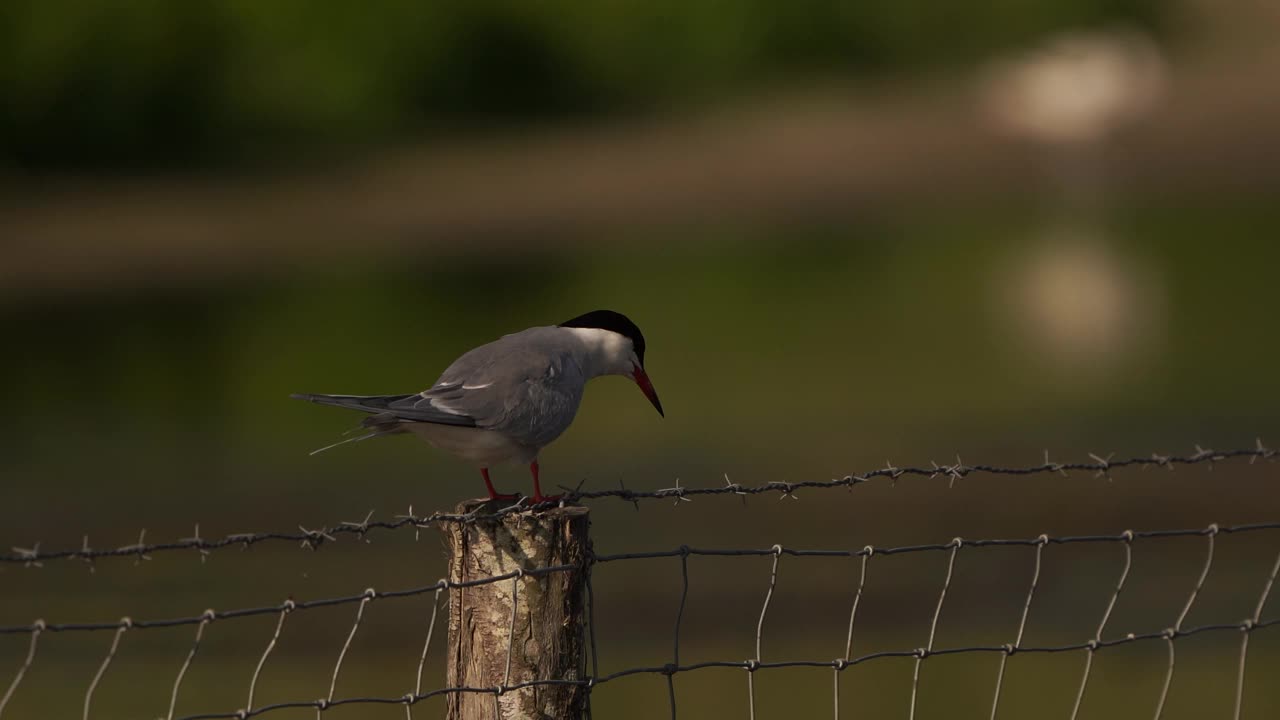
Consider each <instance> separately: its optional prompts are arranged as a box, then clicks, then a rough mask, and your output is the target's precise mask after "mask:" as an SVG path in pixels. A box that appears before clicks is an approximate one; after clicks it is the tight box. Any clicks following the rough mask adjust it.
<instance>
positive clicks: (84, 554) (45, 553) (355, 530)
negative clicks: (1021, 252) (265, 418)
mask: <svg viewBox="0 0 1280 720" xmlns="http://www.w3.org/2000/svg"><path fill="white" fill-rule="evenodd" d="M1277 452H1280V451H1277V450H1273V449H1270V448H1268V447H1266V446H1265V445H1263V443H1262V440H1261V439H1259V440H1257V441H1255V446H1254V447H1253V448H1250V449H1240V450H1225V451H1215V450H1211V449H1206V448H1202V447H1200V446H1198V445H1197V446H1196V449H1195V452H1194V453H1191V454H1189V455H1161V454H1158V453H1152V454H1151V455H1150V456H1147V457H1131V458H1127V459H1123V460H1112V459H1111V458H1110V457H1109V456H1108V457H1101V456H1098V455H1094V454H1090V461H1089V462H1069V463H1057V462H1052V461H1051V460H1050V459H1049V453H1048V451H1046V452H1045V454H1044V462H1043V463H1041V464H1039V465H1028V466H1024V467H1001V466H996V465H984V464H978V465H966V464H965V463H964V462H963V461H961V460H960V458H956V462H955V463H954V464H952V465H945V464H938V463H936V462H931V463H930V465H929V467H896V466H894V464H893V463H892V462H888V463H886V464H885V466H884V467H883V468H878V469H875V470H870V471H867V472H863V473H858V474H851V475H846V476H844V477H843V478H836V479H833V480H829V481H806V482H797V483H792V482H767V483H763V484H760V485H740V484H738V483H733V482H730V481H729V479H728V478H727V477H726V478H725V482H724V484H723V485H719V486H715V487H702V488H698V487H682V486H681V485H680V482H679V480H677V481H676V484H675V486H674V487H670V488H662V489H659V490H650V491H641V490H629V489H627V488H626V487H619V488H618V489H616V490H592V491H586V492H583V491H582V489H581V487H578V488H563V489H564V490H565V493H564V495H563V496H562V497H561V498H560V499H559V500H556V501H548V502H543V503H538V504H534V503H531V502H529V499H528V498H521V499H520V500H519V501H518V502H516V503H515V504H514V505H511V506H509V507H506V508H503V509H501V510H498V511H497V512H493V513H481V512H478V511H477V512H471V513H465V514H458V513H446V512H436V513H432V514H430V515H415V514H414V512H413V507H412V506H411V507H410V508H409V511H408V512H407V513H405V514H403V515H396V516H395V519H393V520H374V519H373V514H372V513H370V514H369V515H367V516H365V518H364V519H363V520H361V521H343V522H339V523H337V524H334V525H329V526H324V527H319V528H314V529H309V528H306V527H304V526H302V525H299V526H298V530H297V531H296V532H243V533H232V534H230V535H225V536H223V537H220V538H204V537H201V535H200V526H199V525H196V526H195V532H194V533H192V535H191V536H190V537H185V538H180V539H177V540H172V541H169V542H158V543H148V542H146V537H147V531H146V529H145V528H144V529H143V530H142V531H141V532H140V533H139V535H138V541H137V542H135V543H130V544H128V545H123V546H120V547H113V548H93V547H90V546H89V539H88V537H85V538H84V540H83V542H82V543H81V546H80V547H78V548H64V549H62V550H42V549H41V547H40V545H41V543H40V542H38V541H37V542H35V543H34V544H32V546H31V547H19V546H14V547H11V548H10V552H9V553H6V554H2V555H0V563H8V564H21V565H26V566H30V567H39V566H40V565H41V564H42V563H44V562H46V561H51V560H81V561H84V562H88V563H93V562H94V561H96V560H99V559H102V558H113V557H115V558H119V557H131V558H134V559H135V560H139V561H140V560H147V559H150V558H151V556H152V555H154V554H155V553H160V552H172V551H187V552H195V553H198V554H199V555H200V556H201V558H203V557H205V556H207V555H208V553H210V552H212V551H215V550H222V549H225V548H232V547H234V548H244V549H247V548H250V547H252V546H254V545H259V544H263V543H276V542H291V543H297V544H298V545H299V546H300V547H303V548H306V549H309V550H314V549H317V548H319V547H320V546H321V545H323V544H324V543H326V542H336V541H337V540H338V538H339V537H341V536H355V537H357V538H361V539H362V538H364V537H365V535H367V534H369V533H371V532H375V531H385V530H404V529H413V530H415V531H417V530H421V529H423V528H430V527H433V526H436V525H439V524H440V523H446V522H463V523H466V522H476V521H479V520H492V519H497V518H500V517H503V516H505V515H509V514H512V513H518V512H525V511H528V510H539V509H545V508H550V507H555V506H556V505H563V504H570V503H578V502H582V501H584V500H597V499H601V498H616V499H618V500H624V501H627V502H631V503H635V504H636V507H637V508H638V507H639V503H640V501H641V500H645V501H652V500H672V501H673V502H675V503H677V504H678V503H681V502H688V501H691V500H693V499H694V498H697V497H702V496H715V495H736V496H739V497H742V498H744V500H745V498H747V497H750V496H753V495H771V494H777V495H779V496H780V497H795V493H796V492H797V491H799V490H832V489H839V488H844V489H851V488H853V487H855V486H857V485H860V484H863V483H866V482H870V481H871V480H874V479H878V478H885V479H888V480H889V481H890V482H896V481H897V480H898V479H899V478H902V477H918V478H925V479H929V480H933V479H936V478H946V479H947V483H948V485H953V484H954V483H955V482H956V481H957V480H960V479H963V478H966V477H969V476H970V475H981V474H986V475H1010V476H1031V475H1043V474H1047V473H1059V474H1062V475H1063V476H1067V475H1068V474H1069V473H1072V472H1088V473H1093V474H1095V475H1099V476H1105V477H1110V474H1111V472H1112V471H1113V470H1121V469H1125V468H1142V469H1149V468H1165V469H1167V470H1173V469H1174V468H1176V467H1178V466H1186V465H1207V466H1209V467H1212V466H1213V464H1214V463H1217V462H1222V461H1224V460H1244V459H1247V460H1248V461H1249V462H1250V463H1255V462H1257V461H1258V460H1273V459H1274V458H1275V457H1276V454H1277ZM621 484H622V483H621V481H619V485H620V486H621Z"/></svg>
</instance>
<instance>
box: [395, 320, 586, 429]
mask: <svg viewBox="0 0 1280 720" xmlns="http://www.w3.org/2000/svg"><path fill="white" fill-rule="evenodd" d="M545 330H546V329H545V328H533V329H530V330H526V331H523V332H520V333H515V334H513V335H508V336H505V337H502V338H499V339H498V340H496V341H494V342H492V343H489V344H488V345H482V346H481V347H478V348H476V349H474V350H472V351H470V352H468V353H466V354H465V355H463V356H462V357H460V358H458V360H457V361H455V362H454V364H453V365H451V366H449V368H448V369H446V370H445V372H444V373H443V374H442V375H441V376H440V380H438V381H437V382H436V384H435V385H433V386H432V387H431V388H429V389H428V390H425V391H423V392H422V393H421V399H419V400H417V401H415V402H413V407H414V408H416V409H425V408H430V409H432V410H434V411H437V412H447V413H456V414H458V415H461V416H465V417H470V418H474V419H475V422H476V427H479V428H485V429H490V430H497V431H500V432H503V433H506V434H508V435H511V436H512V437H513V438H516V439H518V440H519V441H520V442H524V443H527V444H529V445H535V446H541V445H545V444H546V443H548V442H550V441H551V440H553V439H554V438H555V437H556V436H558V435H559V434H560V433H561V432H563V430H564V428H566V427H568V424H569V423H570V422H571V421H572V419H573V415H574V413H576V411H577V406H578V402H579V401H580V400H581V397H582V382H583V381H582V378H581V377H580V375H581V372H580V370H579V369H578V368H577V366H576V364H573V363H571V362H566V359H565V356H564V354H563V353H561V352H558V351H557V349H556V348H557V346H556V344H555V343H554V340H555V337H554V336H553V335H549V334H548V333H546V332H545ZM405 402H406V403H408V402H410V401H408V400H406V401H405Z"/></svg>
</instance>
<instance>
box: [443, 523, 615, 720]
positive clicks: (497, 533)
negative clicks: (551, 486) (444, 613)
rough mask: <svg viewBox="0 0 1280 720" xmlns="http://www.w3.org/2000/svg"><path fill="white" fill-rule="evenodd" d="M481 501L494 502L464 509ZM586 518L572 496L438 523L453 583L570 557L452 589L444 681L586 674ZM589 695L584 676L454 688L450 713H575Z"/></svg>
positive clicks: (455, 718) (469, 719)
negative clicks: (559, 502)
mask: <svg viewBox="0 0 1280 720" xmlns="http://www.w3.org/2000/svg"><path fill="white" fill-rule="evenodd" d="M486 505H488V508H485V507H484V506H486ZM478 508H479V509H481V513H482V514H483V513H485V512H486V511H492V510H496V509H497V507H496V505H489V501H487V500H468V501H466V502H463V503H462V504H461V505H459V506H458V509H457V512H458V513H459V514H464V513H470V512H472V511H475V510H476V509H478ZM589 524H590V523H589V518H588V511H587V508H585V507H578V506H572V507H562V508H553V509H551V510H546V511H542V512H536V513H529V512H522V513H511V514H508V515H503V516H502V517H499V518H492V519H480V520H476V521H474V522H465V523H461V522H459V523H444V524H442V525H441V530H442V532H443V533H444V539H445V546H446V547H447V549H448V551H449V581H450V582H451V583H463V582H467V581H470V580H478V579H482V578H487V577H493V576H495V575H504V574H508V573H511V572H514V571H516V570H520V571H524V572H526V573H528V572H530V571H536V570H540V569H542V568H547V567H553V566H557V565H570V566H572V567H573V569H571V570H563V571H558V572H551V573H545V574H526V575H522V576H519V577H515V578H513V579H510V580H499V581H497V582H492V583H485V584H481V585H475V586H471V587H462V588H458V589H455V590H451V591H450V592H449V652H448V659H447V663H448V669H447V672H446V682H447V687H473V688H495V687H498V686H503V687H510V686H512V685H516V684H519V683H522V682H527V681H530V680H583V679H585V677H586V642H585V627H586V623H585V617H586V614H585V612H584V608H585V597H586V582H587V572H588V570H589V568H588V563H589V561H590V548H591V542H590V540H589V538H588V535H587V528H588V526H589ZM513 591H514V592H513ZM513 595H514V598H513ZM513 606H514V610H513ZM513 611H514V622H513V620H512V618H513V615H512V613H513ZM513 628H514V638H513V637H512V632H511V631H512V629H513ZM508 657H509V658H510V660H508ZM508 663H509V664H510V670H508ZM586 698H587V692H586V688H585V687H584V686H582V685H535V686H531V687H526V688H521V689H518V690H509V691H505V692H503V693H502V694H501V695H499V696H497V697H496V702H495V696H494V694H492V693H475V692H462V693H450V694H449V695H448V713H447V715H446V717H447V718H448V720H523V719H525V718H535V719H538V720H541V719H542V718H548V719H550V718H555V719H556V720H560V719H561V718H570V719H572V720H577V719H578V718H581V717H582V714H583V710H584V708H585V707H586Z"/></svg>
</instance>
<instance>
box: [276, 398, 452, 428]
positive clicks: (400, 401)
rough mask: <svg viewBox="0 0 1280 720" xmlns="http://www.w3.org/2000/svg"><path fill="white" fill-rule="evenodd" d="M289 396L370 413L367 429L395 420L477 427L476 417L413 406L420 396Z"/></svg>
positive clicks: (366, 421) (430, 407) (366, 423)
mask: <svg viewBox="0 0 1280 720" xmlns="http://www.w3.org/2000/svg"><path fill="white" fill-rule="evenodd" d="M292 397H294V398H296V399H298V400H307V401H310V402H314V403H320V404H321V405H336V406H338V407H344V408H350V409H352V410H360V411H362V412H367V413H371V414H372V417H370V418H366V419H365V421H364V422H363V423H361V424H362V425H364V426H366V427H373V426H375V425H380V424H385V423H387V422H392V421H396V420H405V421H413V422H431V423H438V424H441V425H457V426H460V427H475V426H476V420H475V418H473V417H469V416H467V415H465V414H462V413H457V412H450V411H445V410H442V409H439V408H436V407H433V406H431V405H430V404H427V405H424V406H422V407H416V406H415V405H416V402H417V401H419V400H421V399H422V396H421V395H318V394H313V393H298V394H295V395H293V396H292Z"/></svg>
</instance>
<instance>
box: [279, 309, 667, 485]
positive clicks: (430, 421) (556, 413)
mask: <svg viewBox="0 0 1280 720" xmlns="http://www.w3.org/2000/svg"><path fill="white" fill-rule="evenodd" d="M644 350H645V344H644V335H642V334H641V333H640V328H639V327H637V326H636V324H635V323H634V322H632V321H631V320H630V319H629V318H627V316H625V315H623V314H622V313H619V312H614V311H612V310H594V311H592V312H589V313H586V314H584V315H579V316H578V317H575V318H573V319H572V320H567V321H565V322H562V323H560V324H559V325H552V326H547V327H532V328H529V329H527V330H521V331H520V332H516V333H512V334H510V335H504V336H502V337H501V338H499V339H497V340H494V341H493V342H491V343H487V344H485V345H481V346H479V347H477V348H475V349H473V350H469V351H468V352H466V353H464V354H463V355H462V356H461V357H459V358H458V359H457V360H454V361H453V364H451V365H450V366H449V367H448V368H446V369H445V371H444V372H443V373H442V374H441V375H440V379H439V380H436V382H435V384H434V385H432V386H431V387H430V388H427V389H426V390H423V391H422V392H420V393H414V394H411V395H318V394H310V393H298V394H294V395H291V396H290V397H293V398H296V399H298V400H307V401H310V402H314V403H320V404H322V405H336V406H338V407H343V408H349V409H352V410H360V411H362V412H366V413H368V414H369V416H368V417H366V418H364V419H363V420H362V421H361V423H360V429H365V430H368V431H369V432H368V433H366V434H364V435H360V436H358V437H353V438H349V439H347V440H343V441H341V442H337V443H334V444H333V445H329V446H326V447H323V448H320V449H319V450H316V451H314V452H313V453H312V454H313V455H314V454H315V453H319V452H323V451H325V450H328V449H330V448H333V447H337V446H338V445H342V444H344V443H348V442H357V441H361V440H368V439H370V438H375V437H382V436H384V435H398V434H401V433H406V432H407V433H412V434H414V435H417V436H419V437H421V438H423V439H424V440H426V441H427V442H429V443H431V444H432V445H433V446H435V447H437V448H439V449H441V450H445V451H446V452H449V453H451V454H453V455H454V456H456V457H459V458H461V459H463V460H465V461H468V462H471V463H475V464H476V465H478V466H479V468H480V475H481V477H483V478H484V485H485V488H486V489H487V490H488V491H489V499H490V500H512V499H515V498H516V497H518V496H517V495H504V494H500V493H498V492H497V491H495V490H494V489H493V483H492V482H491V481H490V479H489V468H490V467H492V466H493V465H496V464H499V463H528V465H529V471H530V472H531V473H532V474H533V502H534V503H535V504H537V503H541V502H544V501H548V500H556V499H558V496H553V497H548V496H545V495H543V494H542V487H541V486H540V485H539V484H538V454H539V453H540V452H541V451H542V449H543V448H545V447H546V446H547V445H549V444H551V442H552V441H554V440H555V439H556V438H558V437H560V435H561V434H562V433H564V431H565V430H567V429H568V428H569V425H570V424H572V423H573V418H574V416H575V415H576V414H577V412H578V406H579V405H580V404H581V402H582V393H583V391H584V389H585V388H586V384H587V381H589V380H591V379H592V378H597V377H600V376H602V375H625V376H627V377H629V378H631V379H632V380H633V381H635V383H636V385H638V386H639V387H640V390H641V391H642V392H643V393H644V395H645V397H647V398H648V399H649V402H651V403H653V407H654V408H655V409H656V410H657V411H658V414H659V415H662V416H663V417H665V414H664V413H663V412H662V403H661V402H659V401H658V393H657V391H656V390H654V389H653V383H652V382H650V380H649V375H648V374H647V373H646V372H645V369H644Z"/></svg>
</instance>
